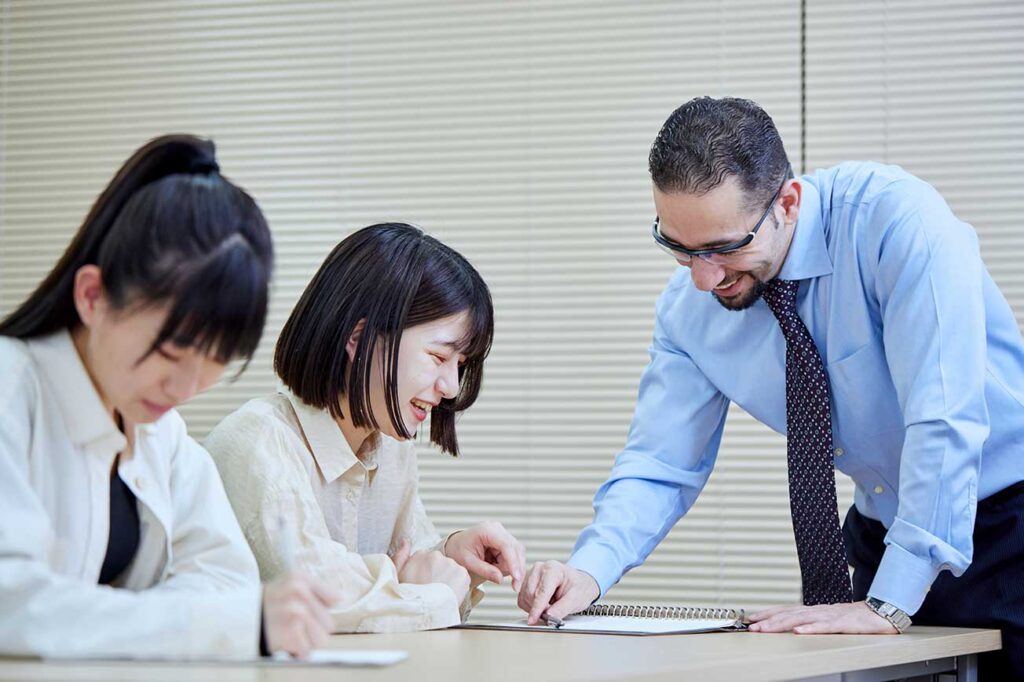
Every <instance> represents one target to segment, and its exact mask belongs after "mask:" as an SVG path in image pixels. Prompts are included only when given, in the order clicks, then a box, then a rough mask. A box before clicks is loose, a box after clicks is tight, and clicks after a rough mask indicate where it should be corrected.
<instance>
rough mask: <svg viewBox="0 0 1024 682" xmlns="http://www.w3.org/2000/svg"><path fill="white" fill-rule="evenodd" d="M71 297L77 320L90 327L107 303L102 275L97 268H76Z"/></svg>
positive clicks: (87, 266)
mask: <svg viewBox="0 0 1024 682" xmlns="http://www.w3.org/2000/svg"><path fill="white" fill-rule="evenodd" d="M73 295H74V299H75V310H77V311H78V317H79V319H81V320H82V324H84V325H85V326H86V327H91V326H92V325H94V324H95V323H96V319H97V316H98V315H100V314H102V311H103V309H104V308H105V307H106V303H107V300H106V293H105V291H104V289H103V273H102V271H101V270H100V268H99V266H97V265H83V266H82V267H80V268H78V272H76V273H75V285H74V289H73Z"/></svg>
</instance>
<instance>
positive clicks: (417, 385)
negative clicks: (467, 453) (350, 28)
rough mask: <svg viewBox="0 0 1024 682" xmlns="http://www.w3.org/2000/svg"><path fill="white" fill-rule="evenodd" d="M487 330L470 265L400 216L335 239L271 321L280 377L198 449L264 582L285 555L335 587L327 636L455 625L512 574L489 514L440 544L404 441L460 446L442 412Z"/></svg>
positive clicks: (472, 381) (459, 399)
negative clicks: (285, 541) (207, 458)
mask: <svg viewBox="0 0 1024 682" xmlns="http://www.w3.org/2000/svg"><path fill="white" fill-rule="evenodd" d="M493 333H494V322H493V309H492V305H491V296H490V292H489V291H488V289H487V285H486V284H484V281H483V279H482V278H481V277H480V275H479V274H478V273H477V271H476V270H475V269H474V268H473V266H472V265H470V264H469V262H468V261H467V260H466V259H465V258H463V257H462V256H461V255H459V254H458V253H457V252H456V251H454V250H453V249H451V248H449V247H448V246H446V245H444V244H442V243H441V242H439V241H438V240H436V239H434V238H433V237H430V236H428V235H426V234H424V233H423V232H422V231H421V230H419V229H417V228H415V227H412V226H410V225H406V224H403V223H388V224H380V225H372V226H370V227H366V228H363V229H361V230H359V231H357V232H355V233H354V234H352V235H350V236H349V237H348V238H346V239H345V240H343V241H342V242H341V243H340V244H338V245H337V246H336V247H335V249H334V250H333V251H332V252H331V254H330V255H329V256H327V259H326V260H325V261H324V263H323V265H322V266H321V267H320V270H319V271H318V272H317V273H316V275H315V276H314V277H313V280H312V281H311V282H310V283H309V286H307V287H306V290H305V292H304V293H303V294H302V297H301V298H300V299H299V302H298V304H297V305H296V306H295V309H294V310H293V311H292V314H291V316H290V317H289V319H288V321H287V323H286V324H285V325H284V328H283V329H282V331H281V335H280V337H279V338H278V341H277V348H276V351H275V354H274V369H275V371H276V372H277V374H278V376H279V377H280V378H281V381H282V382H283V384H284V386H283V387H282V388H281V389H280V390H279V391H278V392H277V393H276V394H275V395H272V396H270V397H266V398H258V399H255V400H250V401H249V402H248V403H246V404H245V405H244V406H242V407H241V408H240V409H238V410H237V411H236V412H234V413H233V414H231V415H229V416H228V417H227V418H226V419H225V420H224V421H222V422H221V423H220V424H219V425H218V426H217V427H216V428H215V429H214V430H213V432H212V433H211V434H210V436H209V438H208V439H207V441H206V446H207V448H208V449H209V450H210V453H211V454H212V455H213V458H214V461H215V462H216V463H217V467H218V468H219V470H220V473H221V477H222V478H223V480H224V485H225V489H226V490H227V493H228V498H229V499H230V500H231V504H232V506H233V507H234V509H235V514H236V516H237V517H238V519H239V522H240V523H241V525H242V531H243V532H244V533H245V536H246V538H247V539H248V540H249V544H250V546H251V547H252V549H253V551H254V553H255V554H256V560H257V562H258V563H259V567H260V573H261V575H262V576H263V578H264V579H272V578H274V577H276V576H278V575H280V574H281V572H282V571H283V570H284V567H285V566H286V565H287V563H286V561H285V558H284V557H282V556H281V554H280V551H279V549H278V547H279V543H278V542H276V535H277V533H278V532H279V530H280V528H281V525H282V524H285V525H288V526H291V527H293V528H294V529H295V533H296V535H297V536H298V538H299V541H298V547H297V551H296V556H295V560H296V562H297V564H298V565H299V566H301V567H302V569H303V570H305V571H307V572H308V573H310V574H312V575H314V576H317V577H319V578H321V579H322V580H324V581H325V582H327V583H328V584H329V585H331V586H332V587H334V588H335V589H337V590H338V591H339V592H340V593H341V594H342V598H341V599H340V600H339V602H338V603H337V604H336V605H335V607H334V608H333V609H332V610H331V615H332V618H333V631H334V632H397V631H411V630H425V629H431V628H442V627H447V626H450V625H455V624H458V623H459V622H460V621H461V619H462V617H463V615H464V614H466V613H467V612H468V610H469V608H470V607H471V606H472V605H473V604H475V603H476V601H478V600H479V597H480V594H481V593H480V592H479V591H478V590H476V589H475V586H476V585H478V584H479V583H480V582H483V581H484V580H490V581H492V582H501V580H502V579H503V578H504V577H505V576H511V578H512V583H513V587H514V588H516V589H518V587H519V583H520V581H521V579H522V576H523V571H524V567H525V555H524V550H523V546H522V545H521V544H520V543H519V542H518V541H516V539H515V538H514V537H512V535H510V534H509V533H508V531H506V530H505V529H504V528H503V527H502V526H501V524H498V523H493V522H490V523H482V524H480V525H478V526H475V527H473V528H470V529H468V530H463V531H460V532H456V533H453V534H451V535H449V536H448V538H447V539H446V540H445V541H444V542H442V540H441V538H440V536H439V535H438V534H437V531H436V530H434V526H433V524H432V523H431V522H430V519H429V518H428V517H427V514H426V511H425V510H424V507H423V504H422V502H421V501H420V498H419V494H418V473H417V466H416V452H415V446H414V443H413V442H412V440H411V439H412V437H413V435H414V434H415V433H416V431H417V430H418V429H419V427H420V425H421V424H422V423H423V422H424V421H425V420H426V419H427V416H428V415H429V416H430V440H431V441H432V442H433V443H435V444H436V445H437V446H438V447H439V448H440V449H441V450H443V451H445V452H448V453H450V454H452V455H457V454H458V451H459V448H458V441H457V439H456V436H455V418H456V415H457V414H458V413H459V412H462V411H463V410H465V409H466V408H468V407H469V406H470V405H472V404H473V402H474V401H475V400H476V397H477V394H478V393H479V391H480V385H481V380H482V377H483V364H484V358H486V356H487V354H488V352H489V351H490V347H491V338H492V336H493Z"/></svg>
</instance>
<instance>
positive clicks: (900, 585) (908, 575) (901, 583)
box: [868, 543, 939, 616]
mask: <svg viewBox="0 0 1024 682" xmlns="http://www.w3.org/2000/svg"><path fill="white" fill-rule="evenodd" d="M938 575H939V569H938V568H936V567H935V566H933V565H932V564H931V563H930V562H928V561H926V560H924V559H922V558H921V557H919V556H916V555H914V554H911V553H910V552H908V551H907V550H905V549H903V548H902V547H900V546H898V545H894V544H891V543H890V544H889V545H888V546H887V547H886V548H885V553H884V554H883V555H882V561H881V563H880V564H879V565H878V571H877V572H876V573H875V579H874V580H873V581H872V583H871V589H869V590H868V596H869V597H874V598H875V599H881V600H882V601H884V602H888V603H889V604H892V605H893V606H895V607H896V608H898V609H901V610H902V611H904V612H906V613H907V615H910V616H912V615H914V614H915V613H917V611H918V609H920V608H921V604H922V603H924V600H925V597H926V596H928V590H929V589H931V586H932V583H933V582H935V578H937V577H938Z"/></svg>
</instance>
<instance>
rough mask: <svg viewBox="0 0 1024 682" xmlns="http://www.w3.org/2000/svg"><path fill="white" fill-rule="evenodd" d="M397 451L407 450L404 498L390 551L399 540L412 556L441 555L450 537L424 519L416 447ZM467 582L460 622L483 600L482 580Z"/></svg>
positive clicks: (406, 446) (407, 446)
mask: <svg viewBox="0 0 1024 682" xmlns="http://www.w3.org/2000/svg"><path fill="white" fill-rule="evenodd" d="M399 447H403V448H408V449H407V450H403V452H402V456H403V457H404V458H405V461H404V464H405V466H404V467H403V471H404V472H405V477H404V480H403V481H402V488H403V491H404V498H403V502H402V506H401V508H400V510H399V514H398V522H397V523H396V524H395V532H394V534H393V535H392V538H391V549H392V550H394V549H397V547H398V546H399V545H400V544H401V543H402V539H403V538H408V540H409V543H410V545H411V546H412V550H413V551H414V552H419V551H437V552H441V553H442V554H443V553H444V545H445V543H446V542H447V540H448V538H449V537H451V535H452V534H453V533H449V534H448V535H446V536H445V537H444V538H442V537H441V536H440V535H438V533H437V529H436V528H435V527H434V523H433V521H431V520H430V517H429V516H427V510H426V507H424V506H423V500H422V499H421V498H420V493H419V487H420V486H419V483H420V477H419V468H418V467H417V466H416V453H415V449H414V447H415V446H413V445H412V444H411V443H410V444H408V445H406V444H402V445H400V446H399ZM453 532H458V531H453ZM470 579H471V580H470V590H469V592H468V593H467V594H466V598H465V599H463V600H462V603H461V604H460V605H459V617H460V619H461V620H462V621H465V620H466V619H467V618H469V614H470V612H471V611H472V610H473V607H474V606H476V605H477V604H479V603H480V600H481V599H483V597H484V593H483V590H481V589H480V585H481V584H483V583H484V582H485V581H484V579H483V578H481V577H480V576H477V575H474V574H472V573H470Z"/></svg>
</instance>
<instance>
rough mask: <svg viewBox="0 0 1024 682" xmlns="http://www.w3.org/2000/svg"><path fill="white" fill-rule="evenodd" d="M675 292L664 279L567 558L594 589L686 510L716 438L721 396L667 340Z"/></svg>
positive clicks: (605, 585) (613, 579)
mask: <svg viewBox="0 0 1024 682" xmlns="http://www.w3.org/2000/svg"><path fill="white" fill-rule="evenodd" d="M677 294H678V289H677V288H675V287H673V286H672V285H670V286H669V287H668V289H666V291H665V293H663V294H662V296H661V298H660V299H659V302H658V312H657V317H656V321H655V330H654V339H653V343H652V344H651V348H650V362H649V363H648V365H647V367H646V369H645V370H644V373H643V376H642V377H641V379H640V391H639V398H638V400H637V406H636V410H635V411H634V414H633V422H632V424H631V426H630V429H629V436H628V438H627V441H626V447H625V449H623V451H622V452H621V453H619V455H618V456H617V457H616V458H615V464H614V466H613V467H612V471H611V475H610V476H609V477H608V480H607V481H605V483H604V484H603V485H601V487H600V488H599V489H598V491H597V493H596V495H595V496H594V519H593V522H592V523H591V524H590V525H589V526H587V527H586V528H584V529H583V531H582V532H581V533H580V536H579V538H578V539H577V541H576V546H575V548H574V549H573V553H572V556H571V558H570V559H569V565H571V566H573V567H575V568H578V569H580V570H583V571H586V572H587V573H589V574H590V575H592V576H593V577H594V579H595V580H596V581H597V584H598V586H599V587H600V589H601V594H602V595H603V594H604V593H605V592H607V591H608V589H609V588H611V587H612V585H614V584H615V583H617V582H618V581H619V579H620V578H621V577H622V575H623V574H624V573H625V572H626V571H628V570H629V569H631V568H633V567H634V566H637V565H639V564H640V563H641V562H643V560H644V559H646V558H647V555H648V554H650V553H651V551H652V550H653V549H654V548H655V547H656V546H657V544H658V543H659V542H660V541H661V540H662V538H664V537H665V535H666V534H667V533H668V531H669V530H670V529H671V528H672V526H673V525H675V523H676V522H677V521H678V520H679V519H680V518H681V517H682V516H683V514H685V513H686V512H687V511H688V510H689V509H690V507H691V506H692V505H693V503H694V501H695V500H696V499H697V496H698V495H699V494H700V491H701V490H702V489H703V488H704V485H705V484H706V483H707V480H708V476H710V474H711V469H712V467H713V466H714V462H715V458H716V456H717V454H718V447H719V444H720V443H721V438H722V430H723V426H724V424H725V417H726V412H727V410H728V406H729V401H728V400H727V399H726V398H725V396H723V395H722V394H721V393H720V392H719V391H718V389H716V388H715V387H714V386H713V385H712V384H711V382H710V381H708V379H707V377H705V376H704V374H703V373H702V372H701V371H700V369H698V367H697V366H696V365H695V364H694V362H693V360H692V359H691V358H690V356H689V355H688V354H687V353H686V352H685V351H684V350H683V349H681V348H679V347H678V346H677V345H676V344H675V343H674V342H673V340H672V338H671V334H670V330H671V325H672V324H673V319H672V307H671V305H670V304H671V302H672V300H673V297H674V296H676V295H677Z"/></svg>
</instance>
